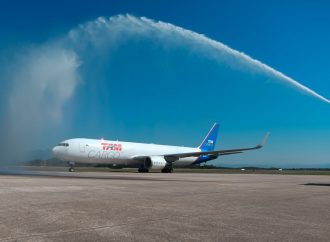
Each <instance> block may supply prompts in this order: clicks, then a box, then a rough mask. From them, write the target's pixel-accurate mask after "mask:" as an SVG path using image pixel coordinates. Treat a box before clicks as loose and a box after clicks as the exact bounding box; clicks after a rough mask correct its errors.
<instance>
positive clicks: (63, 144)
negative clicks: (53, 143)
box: [57, 143, 69, 147]
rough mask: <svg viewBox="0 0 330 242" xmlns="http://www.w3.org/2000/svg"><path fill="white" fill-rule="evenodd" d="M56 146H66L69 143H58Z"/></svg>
mask: <svg viewBox="0 0 330 242" xmlns="http://www.w3.org/2000/svg"><path fill="white" fill-rule="evenodd" d="M57 146H64V147H68V146H69V144H68V143H59V144H58V145H57Z"/></svg>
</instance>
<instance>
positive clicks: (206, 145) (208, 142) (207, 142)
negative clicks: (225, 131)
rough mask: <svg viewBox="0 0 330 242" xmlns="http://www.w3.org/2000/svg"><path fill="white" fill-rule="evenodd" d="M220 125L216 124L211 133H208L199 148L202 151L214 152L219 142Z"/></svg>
mask: <svg viewBox="0 0 330 242" xmlns="http://www.w3.org/2000/svg"><path fill="white" fill-rule="evenodd" d="M218 129H219V124H218V123H215V124H214V125H213V127H212V128H211V129H210V131H209V132H208V133H207V135H206V137H205V138H204V140H203V142H202V143H201V144H200V145H199V146H198V148H199V149H201V150H202V151H211V150H214V148H215V144H216V142H217V136H218Z"/></svg>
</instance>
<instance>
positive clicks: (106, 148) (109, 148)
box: [101, 143, 122, 151]
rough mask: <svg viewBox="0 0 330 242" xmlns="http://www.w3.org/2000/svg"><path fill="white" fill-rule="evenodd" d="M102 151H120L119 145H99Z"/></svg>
mask: <svg viewBox="0 0 330 242" xmlns="http://www.w3.org/2000/svg"><path fill="white" fill-rule="evenodd" d="M101 145H102V148H103V150H115V151H122V146H121V144H111V143H101Z"/></svg>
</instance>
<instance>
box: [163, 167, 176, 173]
mask: <svg viewBox="0 0 330 242" xmlns="http://www.w3.org/2000/svg"><path fill="white" fill-rule="evenodd" d="M172 172H173V166H165V167H164V168H163V169H162V173H172Z"/></svg>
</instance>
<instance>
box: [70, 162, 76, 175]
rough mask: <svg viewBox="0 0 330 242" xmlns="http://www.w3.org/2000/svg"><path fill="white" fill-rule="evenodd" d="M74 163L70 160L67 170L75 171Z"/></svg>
mask: <svg viewBox="0 0 330 242" xmlns="http://www.w3.org/2000/svg"><path fill="white" fill-rule="evenodd" d="M74 165H75V164H74V162H72V161H70V162H69V166H70V168H69V172H74V171H75V169H74Z"/></svg>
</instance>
